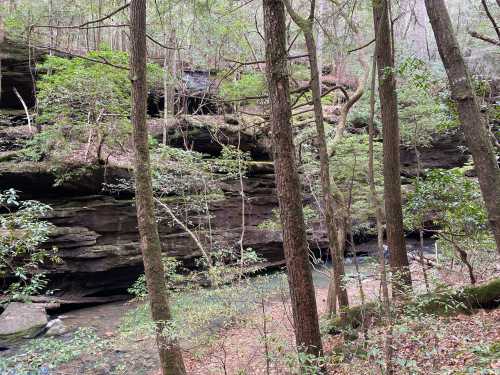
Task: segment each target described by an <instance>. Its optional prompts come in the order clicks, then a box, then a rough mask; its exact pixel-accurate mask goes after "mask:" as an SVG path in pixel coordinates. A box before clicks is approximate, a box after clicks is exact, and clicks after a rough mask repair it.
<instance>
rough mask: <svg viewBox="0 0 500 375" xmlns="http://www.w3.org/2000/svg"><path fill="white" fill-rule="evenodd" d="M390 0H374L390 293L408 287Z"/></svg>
mask: <svg viewBox="0 0 500 375" xmlns="http://www.w3.org/2000/svg"><path fill="white" fill-rule="evenodd" d="M389 6H390V4H389V0H373V18H374V25H375V35H376V45H375V53H376V59H377V70H378V81H379V88H378V91H379V96H380V107H381V112H382V125H383V137H384V201H385V216H386V222H387V242H388V246H389V255H390V256H389V262H390V265H391V269H392V272H393V276H394V277H393V288H392V290H393V295H398V294H401V293H403V292H404V289H406V288H407V287H411V274H410V268H409V263H408V254H407V252H406V243H405V237H404V230H403V212H402V208H401V176H400V160H399V143H400V138H399V120H398V103H397V96H396V80H395V78H394V72H393V70H394V49H393V43H392V37H391V35H392V32H391V24H390V19H389Z"/></svg>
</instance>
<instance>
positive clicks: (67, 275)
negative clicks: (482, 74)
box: [0, 116, 467, 301]
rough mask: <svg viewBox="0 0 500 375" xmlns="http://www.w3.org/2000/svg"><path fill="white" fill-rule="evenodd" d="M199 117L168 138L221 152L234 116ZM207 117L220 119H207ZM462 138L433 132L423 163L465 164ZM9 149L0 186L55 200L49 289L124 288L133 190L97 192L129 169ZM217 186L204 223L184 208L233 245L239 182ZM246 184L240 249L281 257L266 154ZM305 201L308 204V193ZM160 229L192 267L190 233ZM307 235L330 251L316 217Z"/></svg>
mask: <svg viewBox="0 0 500 375" xmlns="http://www.w3.org/2000/svg"><path fill="white" fill-rule="evenodd" d="M206 117H207V116H199V117H197V118H194V116H192V117H186V118H185V121H186V122H185V123H181V124H179V123H178V122H175V123H171V124H169V125H168V126H167V134H168V140H169V142H170V144H171V145H174V146H178V147H183V144H184V137H187V140H188V142H190V145H191V146H192V147H193V148H194V149H195V150H197V151H201V152H205V153H207V154H210V155H217V154H218V153H219V152H220V150H221V148H222V146H221V143H222V144H233V145H235V144H237V142H238V128H239V124H236V123H235V121H234V119H230V118H223V117H222V116H210V119H209V120H210V121H209V120H208V119H207V118H206ZM214 122H217V124H216V125H214V126H212V125H213V123H214ZM162 125H163V124H162V122H161V121H158V122H156V123H155V122H154V121H153V122H152V123H150V129H151V133H152V134H153V136H155V137H156V138H157V139H161V137H162V135H163V127H162ZM179 127H181V129H180V128H179ZM0 130H1V129H0ZM252 131H253V130H252ZM252 131H245V132H242V133H241V134H240V137H239V142H240V146H241V147H242V149H243V150H245V151H248V152H249V153H250V154H252V156H253V157H254V158H257V159H258V158H262V159H264V160H268V159H269V158H270V147H269V144H268V142H269V139H268V138H266V137H265V136H264V135H262V134H258V133H255V134H254V133H252ZM214 134H216V135H218V140H219V142H217V141H214V140H213V137H214ZM461 144H462V141H461V139H460V138H459V137H458V138H456V139H455V138H449V137H446V138H443V139H436V141H435V142H433V143H432V145H431V147H430V148H428V149H425V150H421V153H422V162H423V167H424V168H435V167H443V168H446V167H452V166H460V165H463V163H464V162H465V160H466V159H467V156H466V155H465V154H463V153H462V151H460V145H461ZM7 156H8V158H7V161H3V162H0V190H5V189H8V188H15V189H16V190H19V191H21V192H22V194H21V198H22V199H26V198H31V199H37V200H41V201H43V202H44V203H48V204H50V205H51V206H52V207H53V211H52V212H51V213H50V214H49V215H48V216H47V218H46V219H47V220H48V221H50V222H51V223H52V224H54V229H53V231H52V235H51V239H50V241H49V242H48V243H47V244H46V245H47V246H55V247H57V248H58V249H59V256H60V258H61V260H62V262H61V263H60V264H55V265H46V266H45V267H46V271H47V273H48V275H49V278H50V288H51V289H53V290H54V291H55V293H56V295H57V296H59V297H61V296H62V297H64V298H65V299H71V298H73V299H75V300H76V299H78V300H80V301H81V299H82V298H83V297H86V298H96V297H99V298H102V297H107V296H112V295H119V294H123V293H124V292H126V289H127V288H128V287H129V286H130V285H131V284H132V283H133V282H134V281H135V280H136V278H137V277H138V276H139V275H140V274H141V273H142V271H143V267H142V257H141V253H140V249H139V236H138V231H137V220H136V211H135V206H134V201H133V197H132V196H131V195H130V194H129V195H128V196H127V195H124V196H121V197H116V196H110V195H104V193H103V192H102V186H103V183H104V182H108V183H110V182H113V181H116V180H118V179H120V178H131V176H132V173H131V170H130V169H127V168H125V167H117V166H94V167H92V168H89V167H88V166H86V167H85V166H80V167H79V166H74V165H73V166H67V167H64V166H63V168H62V169H61V166H58V167H57V168H54V165H51V164H50V163H48V162H37V163H35V162H17V161H16V160H15V158H14V159H12V156H11V155H10V154H9V155H7ZM414 157H415V156H414V152H413V150H411V149H408V150H406V149H403V150H402V153H401V158H402V164H403V167H404V168H405V170H406V172H405V173H406V174H408V175H411V174H413V169H414V167H415V159H414ZM65 168H67V169H65ZM220 189H221V190H222V193H223V196H222V197H221V198H220V199H218V200H217V201H213V202H211V203H210V205H209V212H210V215H209V216H210V225H208V215H206V214H200V213H194V214H193V215H191V218H190V219H191V220H190V221H191V223H190V224H189V225H190V227H191V229H192V230H193V231H195V232H196V235H197V236H198V238H199V240H200V241H201V243H202V244H203V246H204V247H205V248H207V249H209V248H210V247H211V246H214V244H215V245H216V246H218V247H225V248H239V244H238V241H239V240H240V236H241V233H242V225H241V224H242V209H241V195H240V191H239V189H240V186H239V181H232V182H231V181H230V182H225V183H221V185H220ZM244 190H245V197H246V200H245V228H244V237H243V246H244V248H251V249H253V250H255V251H256V252H257V253H258V254H259V255H260V256H261V257H263V258H265V259H266V261H267V263H268V265H274V266H278V265H282V264H283V263H284V259H283V250H282V237H281V233H280V232H279V231H272V230H265V229H261V227H259V224H261V223H263V222H264V221H266V220H268V219H270V218H272V217H273V209H276V208H277V207H278V203H277V199H276V195H275V183H274V171H273V165H272V162H269V161H261V162H254V163H252V164H251V166H250V168H249V170H248V173H247V176H246V178H245V179H244ZM169 199H172V201H171V202H170V203H172V204H175V203H176V201H175V200H176V198H175V197H169ZM305 203H307V204H308V203H312V202H309V198H307V197H306V198H305ZM208 230H210V234H211V241H210V240H209V236H208V234H207V232H206V231H208ZM159 232H160V238H161V242H162V246H163V251H164V252H165V254H167V255H169V256H175V257H177V258H179V259H181V260H182V261H183V262H184V264H185V265H186V266H188V267H195V266H196V262H195V259H196V258H198V257H200V256H201V252H200V249H199V247H198V245H197V244H196V243H195V241H194V240H193V238H192V237H191V236H190V234H188V233H186V231H185V230H184V229H183V228H182V227H180V226H179V225H177V224H175V223H173V222H172V221H171V220H170V219H169V218H163V220H162V221H161V222H160V223H159ZM308 236H309V237H308V239H309V244H310V247H311V249H312V250H313V251H317V253H323V254H326V253H327V252H326V250H327V245H328V242H327V238H326V235H325V230H324V228H322V227H321V225H320V224H319V223H316V224H314V225H313V228H312V229H310V230H309V232H308ZM363 240H366V238H364V239H363Z"/></svg>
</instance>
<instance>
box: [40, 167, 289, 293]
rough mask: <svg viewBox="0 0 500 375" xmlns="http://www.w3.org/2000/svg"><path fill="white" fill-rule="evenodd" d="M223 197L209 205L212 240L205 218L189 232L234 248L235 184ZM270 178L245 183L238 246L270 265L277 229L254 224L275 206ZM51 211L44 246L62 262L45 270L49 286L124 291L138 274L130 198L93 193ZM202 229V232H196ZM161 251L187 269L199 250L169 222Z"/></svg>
mask: <svg viewBox="0 0 500 375" xmlns="http://www.w3.org/2000/svg"><path fill="white" fill-rule="evenodd" d="M224 189H225V191H224V193H225V198H224V199H222V200H219V201H216V202H212V203H211V204H210V227H211V234H212V238H211V242H210V241H209V237H208V234H207V233H206V231H207V228H208V225H207V223H208V217H206V216H205V215H201V216H199V215H198V216H194V217H192V218H191V221H192V225H191V227H192V230H193V232H194V233H195V234H196V236H197V237H198V238H199V239H200V241H201V242H202V243H203V245H204V247H205V248H206V249H210V243H216V244H218V245H219V246H227V247H229V248H234V247H236V246H237V243H238V241H239V239H240V236H241V223H242V216H241V215H242V210H241V197H240V196H239V192H238V187H237V186H236V184H235V185H234V186H233V185H232V184H228V185H226V186H224ZM273 190H274V178H273V176H272V175H270V176H265V175H264V176H259V177H253V178H249V179H247V180H246V181H245V195H246V197H247V199H246V201H245V234H244V240H243V246H244V247H245V248H252V249H254V250H255V251H256V252H258V253H259V254H260V255H261V256H262V257H264V258H265V259H266V260H267V261H268V262H269V264H273V265H278V264H281V262H282V260H283V253H282V248H281V245H282V239H281V235H280V233H278V232H274V231H267V230H261V229H259V228H257V226H258V224H260V223H261V222H263V221H264V220H266V219H268V218H270V217H271V215H272V209H273V208H276V207H277V200H276V198H275V196H274V193H273ZM48 203H50V204H51V205H52V207H53V208H54V210H53V211H52V213H51V214H50V215H49V216H48V217H47V220H49V221H50V222H51V223H53V224H55V225H56V229H55V230H54V231H53V235H52V238H51V240H50V242H49V243H48V244H47V245H48V246H56V247H57V248H58V249H59V252H58V255H59V256H60V257H61V259H62V263H61V264H58V265H54V266H50V267H48V268H47V271H48V273H49V276H50V279H51V280H52V285H51V286H52V287H54V288H58V289H61V290H62V291H64V292H65V293H66V294H68V293H69V294H73V295H75V294H76V295H79V296H104V295H111V294H120V293H123V292H124V291H125V290H126V288H127V287H129V286H130V285H131V283H132V282H133V281H134V280H135V279H136V278H137V277H138V276H139V275H140V274H141V272H142V257H141V253H140V249H139V236H138V232H137V219H136V211H135V205H134V201H133V200H117V199H115V198H113V197H109V196H103V195H94V196H84V197H73V198H71V199H69V200H66V201H63V200H49V201H48ZM197 228H203V230H197ZM159 232H160V238H161V242H162V245H163V251H164V253H165V254H166V255H168V256H174V257H177V258H179V259H181V260H183V262H184V263H185V265H186V266H188V267H194V266H195V262H194V260H195V259H196V258H197V257H199V256H201V252H200V250H199V248H198V246H197V244H196V243H195V241H194V240H193V238H192V237H191V236H190V235H189V234H188V233H186V232H185V231H184V230H183V229H182V228H181V227H180V226H179V225H174V223H172V222H171V221H170V220H164V221H161V222H160V223H159Z"/></svg>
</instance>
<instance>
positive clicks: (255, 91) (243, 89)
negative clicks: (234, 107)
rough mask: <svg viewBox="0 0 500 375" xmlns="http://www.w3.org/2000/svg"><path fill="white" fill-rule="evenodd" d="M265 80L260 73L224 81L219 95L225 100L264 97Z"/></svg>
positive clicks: (246, 74)
mask: <svg viewBox="0 0 500 375" xmlns="http://www.w3.org/2000/svg"><path fill="white" fill-rule="evenodd" d="M265 90H266V80H265V77H264V75H263V74H262V73H244V74H242V75H241V76H240V77H239V79H235V80H232V81H224V82H223V83H222V85H221V89H220V94H221V96H222V97H223V98H224V99H225V100H236V99H239V98H246V97H257V96H262V95H264V93H265Z"/></svg>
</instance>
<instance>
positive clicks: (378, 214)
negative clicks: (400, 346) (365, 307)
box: [368, 56, 393, 375]
mask: <svg viewBox="0 0 500 375" xmlns="http://www.w3.org/2000/svg"><path fill="white" fill-rule="evenodd" d="M376 75H377V61H376V58H375V56H374V57H373V61H372V81H371V93H370V117H369V119H368V183H369V185H370V200H371V203H372V207H373V209H374V211H375V219H376V225H377V254H378V262H379V273H380V289H381V290H382V304H383V305H382V306H383V307H384V315H385V320H386V326H387V330H386V332H385V348H384V355H385V370H386V374H388V375H391V374H393V368H392V367H393V366H392V354H393V349H392V317H391V301H390V299H389V287H388V285H387V271H386V268H385V257H384V228H383V227H382V221H383V211H382V204H381V203H380V199H379V197H378V194H377V189H376V185H375V171H374V166H373V159H374V157H373V138H374V135H375V129H374V118H375V82H376V80H375V77H376Z"/></svg>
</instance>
